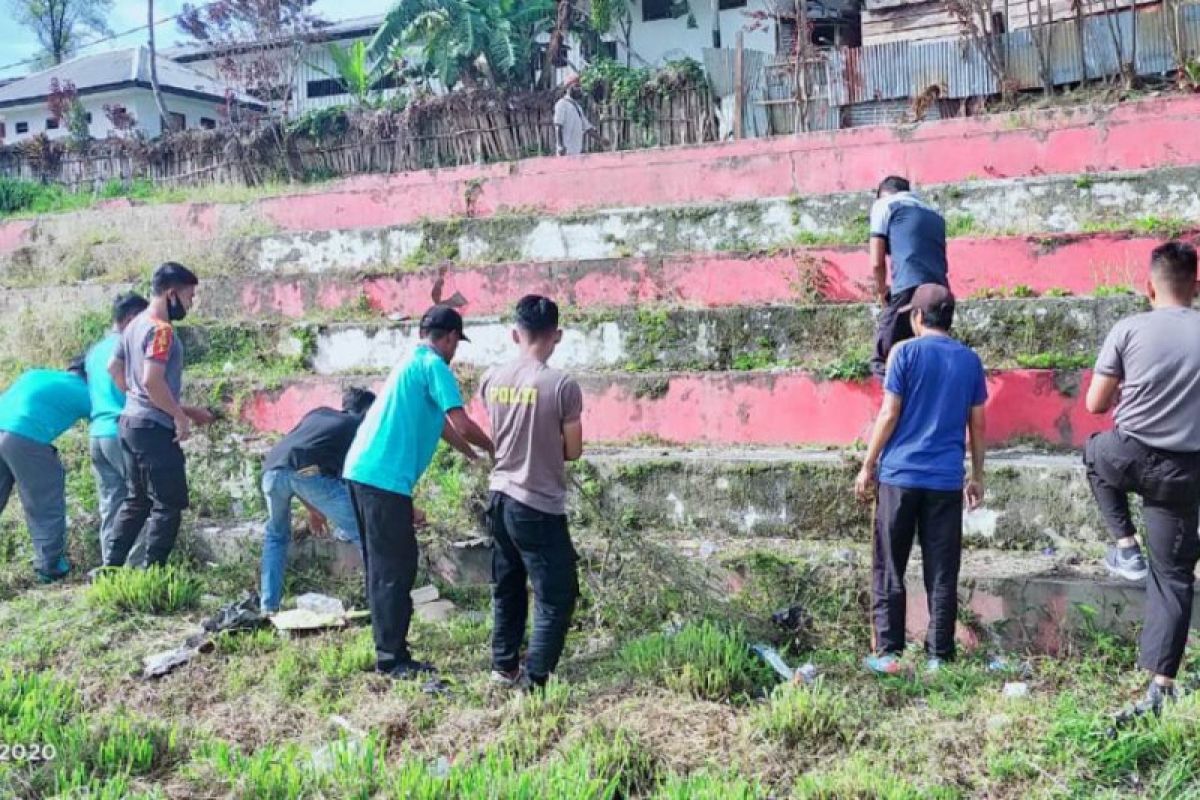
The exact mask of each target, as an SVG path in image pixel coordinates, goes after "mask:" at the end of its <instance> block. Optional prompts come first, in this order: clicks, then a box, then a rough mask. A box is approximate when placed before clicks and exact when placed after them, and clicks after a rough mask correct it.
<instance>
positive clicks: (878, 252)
mask: <svg viewBox="0 0 1200 800" xmlns="http://www.w3.org/2000/svg"><path fill="white" fill-rule="evenodd" d="M870 254H871V273H872V276H873V278H874V282H875V293H876V297H877V299H878V300H879V307H880V312H879V320H878V322H877V323H876V325H877V328H876V332H875V351H874V353H872V355H871V372H873V373H874V374H875V376H876V377H878V378H879V379H880V380H882V379H883V377H884V376H885V375H886V374H887V362H888V353H890V352H891V350H892V347H894V346H895V345H897V344H899V343H900V342H903V341H905V340H906V339H911V338H912V337H913V329H912V326H911V325H910V324H909V314H908V312H907V311H906V310H902V309H907V308H908V306H909V305H910V304H911V303H912V296H913V292H915V291H916V290H917V287H918V286H920V285H921V284H924V283H936V284H938V285H939V286H945V287H946V288H947V289H948V288H950V282H949V278H948V277H947V273H948V271H949V270H948V268H947V266H946V220H945V219H943V218H942V215H941V214H939V213H938V212H937V211H935V210H934V209H933V208H932V207H930V206H929V205H928V204H927V203H926V202H925V201H924V200H922V199H921V198H920V197H918V196H917V195H916V194H914V193H913V191H912V186H911V185H910V184H909V182H908V179H907V178H901V177H899V176H897V175H890V176H888V177H886V178H884V179H883V181H882V182H881V183H880V184H879V188H878V189H877V190H876V192H875V202H874V203H873V204H872V205H871V244H870ZM889 257H891V260H892V271H891V272H892V274H891V279H892V282H891V288H890V289H889V288H888V269H887V261H888V258H889Z"/></svg>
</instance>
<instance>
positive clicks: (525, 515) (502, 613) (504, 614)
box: [488, 492, 579, 684]
mask: <svg viewBox="0 0 1200 800" xmlns="http://www.w3.org/2000/svg"><path fill="white" fill-rule="evenodd" d="M488 526H489V528H490V529H491V534H492V538H493V540H494V543H493V545H492V582H493V584H494V586H493V587H492V601H493V613H494V615H495V616H494V623H495V624H494V626H493V627H494V630H493V633H492V666H493V668H495V669H498V670H502V671H504V672H512V671H514V670H515V669H516V668H517V666H518V665H519V664H520V663H521V643H522V642H523V641H524V639H525V626H526V621H527V619H528V615H529V595H528V592H527V590H526V581H528V582H529V583H532V584H533V597H534V614H533V634H532V636H530V639H529V650H528V652H527V653H526V657H525V672H526V674H527V675H528V676H529V677H530V679H531V680H533V682H534V683H538V684H543V683H545V682H546V680H547V679H548V678H549V677H550V673H551V672H553V671H554V668H555V667H557V666H558V659H559V657H560V656H561V655H562V651H563V645H564V644H566V641H567V630H568V629H569V628H570V627H571V615H572V614H573V613H574V612H575V601H576V599H577V598H578V597H579V579H578V576H577V575H576V568H575V565H576V562H577V561H578V556H577V555H576V554H575V547H574V545H572V544H571V534H570V532H569V531H568V530H567V518H566V516H564V515H556V514H546V513H544V512H541V511H538V510H537V509H535V508H530V507H529V506H527V505H525V504H523V503H518V502H517V501H516V500H513V499H512V498H511V497H509V496H507V495H504V494H501V493H499V492H493V493H492V496H491V502H490V503H489V504H488Z"/></svg>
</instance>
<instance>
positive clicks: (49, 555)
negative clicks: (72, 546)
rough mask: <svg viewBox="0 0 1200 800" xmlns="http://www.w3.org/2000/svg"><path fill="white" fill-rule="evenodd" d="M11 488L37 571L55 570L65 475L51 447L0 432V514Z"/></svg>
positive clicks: (61, 541)
mask: <svg viewBox="0 0 1200 800" xmlns="http://www.w3.org/2000/svg"><path fill="white" fill-rule="evenodd" d="M13 486H16V488H17V495H18V496H19V497H20V498H21V506H22V507H23V508H24V509H25V522H26V524H27V525H28V526H29V535H30V537H32V539H33V551H34V556H35V560H36V567H37V569H38V570H39V571H40V572H45V573H48V574H53V573H56V572H58V571H59V567H60V564H59V561H60V559H62V558H63V557H64V556H65V555H66V551H67V494H66V492H67V473H66V470H64V469H63V465H62V461H60V460H59V458H58V451H57V450H55V449H54V447H53V446H51V445H48V444H42V443H40V442H35V441H33V440H32V439H27V438H25V437H24V436H20V435H18V434H15V433H7V432H4V431H0V513H2V512H3V511H4V507H5V506H7V505H8V499H9V497H10V496H12V490H13Z"/></svg>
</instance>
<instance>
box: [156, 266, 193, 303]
mask: <svg viewBox="0 0 1200 800" xmlns="http://www.w3.org/2000/svg"><path fill="white" fill-rule="evenodd" d="M199 284H200V279H199V278H197V277H196V273H194V272H192V271H191V270H190V269H188V268H187V267H185V266H184V265H183V264H178V263H176V262H174V261H164V262H163V263H162V264H159V266H158V269H156V270H154V277H153V278H151V279H150V291H151V292H152V293H153V294H154V296H155V297H159V296H161V295H163V294H165V293H166V292H168V291H169V290H171V289H186V288H187V287H189V286H198V285H199Z"/></svg>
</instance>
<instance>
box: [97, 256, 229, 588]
mask: <svg viewBox="0 0 1200 800" xmlns="http://www.w3.org/2000/svg"><path fill="white" fill-rule="evenodd" d="M199 283H200V280H199V278H197V277H196V275H195V273H193V272H192V271H191V270H189V269H188V268H187V267H185V266H183V265H182V264H176V263H175V262H173V261H168V262H166V263H165V264H163V265H161V266H160V267H159V268H158V269H157V270H155V271H154V277H153V279H152V280H151V284H150V288H151V291H152V293H153V299H152V300H151V301H150V306H149V308H147V309H146V310H145V311H143V312H142V313H141V314H139V315H138V316H137V317H136V318H135V319H134V320H133V322H131V323H129V325H128V327H126V328H125V331H124V332H123V333H122V334H121V340H120V342H119V343H118V344H117V349H116V351H115V352H114V353H113V357H112V360H111V361H110V362H109V366H108V371H109V374H111V375H112V378H113V381H114V382H115V383H116V384H117V387H118V388H119V389H120V390H121V391H123V392H125V410H124V411H123V412H122V413H121V420H120V434H119V435H120V439H121V448H122V450H123V451H124V453H125V466H126V474H127V481H128V487H127V488H128V494H127V496H126V498H125V502H124V503H123V504H122V505H121V511H120V513H119V514H118V515H117V520H116V524H115V526H114V531H113V541H112V547H111V549H110V551H109V553H108V555H107V557H106V558H105V562H104V565H105V566H106V567H120V566H124V565H125V559H126V558H127V557H128V555H129V550H130V548H131V547H133V544H134V542H135V541H136V540H137V537H138V534H139V533H141V532H142V528H143V526H144V527H145V536H146V564H147V565H153V564H159V565H162V564H165V563H166V562H167V557H168V556H170V555H171V550H172V548H174V546H175V538H176V536H178V535H179V524H180V521H181V520H182V518H183V511H184V509H186V508H187V507H188V486H187V471H186V464H185V461H184V456H183V450H182V449H181V448H180V446H179V445H180V444H181V443H182V442H184V441H186V440H187V438H188V437H189V436H190V435H191V432H192V425H193V424H196V425H207V424H209V423H211V422H212V421H213V419H214V417H213V414H212V412H211V411H208V410H207V409H203V408H193V407H191V406H184V405H181V404H180V400H179V398H180V392H181V390H182V388H183V344H182V343H181V342H180V341H179V338H178V337H177V336H176V335H175V328H174V326H173V325H172V323H174V322H178V321H179V320H181V319H183V318H184V317H186V316H187V313H188V310H189V309H190V308H191V307H192V302H193V300H194V298H195V295H196V286H197V285H198V284H199Z"/></svg>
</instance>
